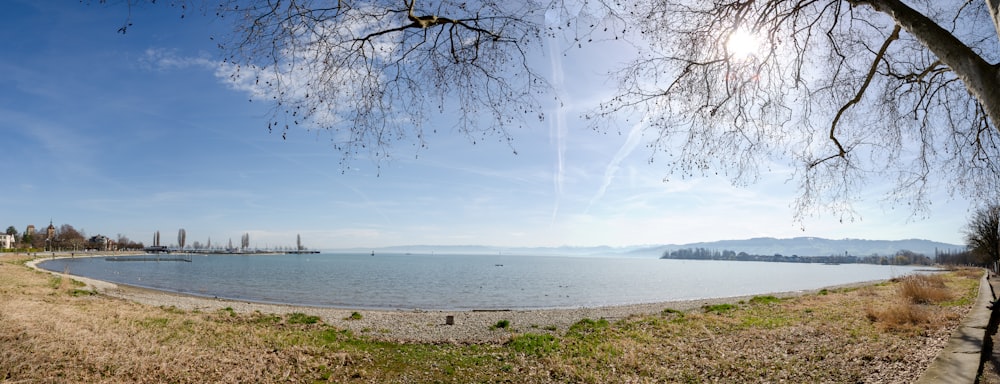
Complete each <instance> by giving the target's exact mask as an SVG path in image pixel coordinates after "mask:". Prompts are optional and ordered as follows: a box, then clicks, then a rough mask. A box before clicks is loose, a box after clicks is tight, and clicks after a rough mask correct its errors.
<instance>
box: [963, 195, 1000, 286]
mask: <svg viewBox="0 0 1000 384" xmlns="http://www.w3.org/2000/svg"><path fill="white" fill-rule="evenodd" d="M965 242H966V245H968V246H969V249H970V250H971V251H972V253H973V254H974V255H976V256H978V257H979V259H980V260H984V261H985V262H986V263H987V264H988V265H990V268H992V269H993V271H994V272H996V271H997V268H998V263H1000V205H997V204H992V205H989V206H986V207H983V208H980V209H978V210H976V212H975V213H973V215H972V217H971V218H969V223H968V224H967V225H966V228H965Z"/></svg>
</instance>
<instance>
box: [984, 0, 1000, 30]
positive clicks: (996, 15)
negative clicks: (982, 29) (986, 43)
mask: <svg viewBox="0 0 1000 384" xmlns="http://www.w3.org/2000/svg"><path fill="white" fill-rule="evenodd" d="M985 1H986V9H989V11H990V17H992V18H993V26H994V27H996V29H997V39H998V40H1000V0H985Z"/></svg>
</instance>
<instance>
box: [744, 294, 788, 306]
mask: <svg viewBox="0 0 1000 384" xmlns="http://www.w3.org/2000/svg"><path fill="white" fill-rule="evenodd" d="M780 302H781V299H779V298H777V297H774V296H754V297H753V298H751V299H750V304H757V305H760V304H774V303H780Z"/></svg>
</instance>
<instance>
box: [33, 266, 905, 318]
mask: <svg viewBox="0 0 1000 384" xmlns="http://www.w3.org/2000/svg"><path fill="white" fill-rule="evenodd" d="M191 258H192V262H190V263H187V262H176V261H160V262H155V261H131V262H121V261H118V262H115V261H106V260H105V259H104V258H103V257H93V258H75V259H55V260H49V261H45V262H43V263H41V264H40V266H41V267H42V268H45V269H48V270H51V271H57V272H63V271H68V272H69V273H70V274H74V275H80V276H86V277H91V278H96V279H99V280H105V281H111V282H115V283H122V284H128V285H134V286H140V287H146V288H153V289H158V290H164V291H171V292H180V293H186V294H192V295H198V296H207V297H219V298H227V299H236V300H244V301H256V302H268V303H289V304H300V305H309V306H324V307H342V308H361V309H416V308H419V309H445V310H467V309H527V308H572V307H595V306H605V305H619V304H635V303H648V302H660V301H672V300H688V299H703V298H713V297H731V296H741V295H754V294H762V293H769V292H785V291H798V290H807V289H818V288H823V287H828V286H833V285H840V284H847V283H853V282H860V281H871V280H883V279H889V278H893V277H898V276H901V275H905V274H909V273H912V272H914V271H915V270H917V267H888V266H876V265H860V264H844V265H822V264H791V263H758V262H726V261H694V260H659V259H645V258H643V259H639V258H614V257H607V258H584V257H543V256H482V255H391V254H385V255H383V254H379V255H376V256H370V255H360V254H311V255H274V256H261V255H254V256H243V255H225V256H221V255H215V256H200V255H197V256H191Z"/></svg>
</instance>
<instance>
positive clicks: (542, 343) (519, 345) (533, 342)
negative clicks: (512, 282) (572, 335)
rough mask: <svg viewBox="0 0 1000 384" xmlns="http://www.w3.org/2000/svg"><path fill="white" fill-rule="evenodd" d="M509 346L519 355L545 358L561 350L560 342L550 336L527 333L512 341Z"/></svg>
mask: <svg viewBox="0 0 1000 384" xmlns="http://www.w3.org/2000/svg"><path fill="white" fill-rule="evenodd" d="M507 345H508V346H509V347H510V348H511V349H513V350H514V352H517V353H523V354H525V355H533V356H538V357H544V356H547V355H549V354H551V353H553V352H555V351H556V350H557V349H558V348H559V341H558V340H556V337H555V336H552V335H550V334H534V333H526V334H523V335H520V336H517V337H515V338H513V339H511V341H510V342H509V343H507Z"/></svg>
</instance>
